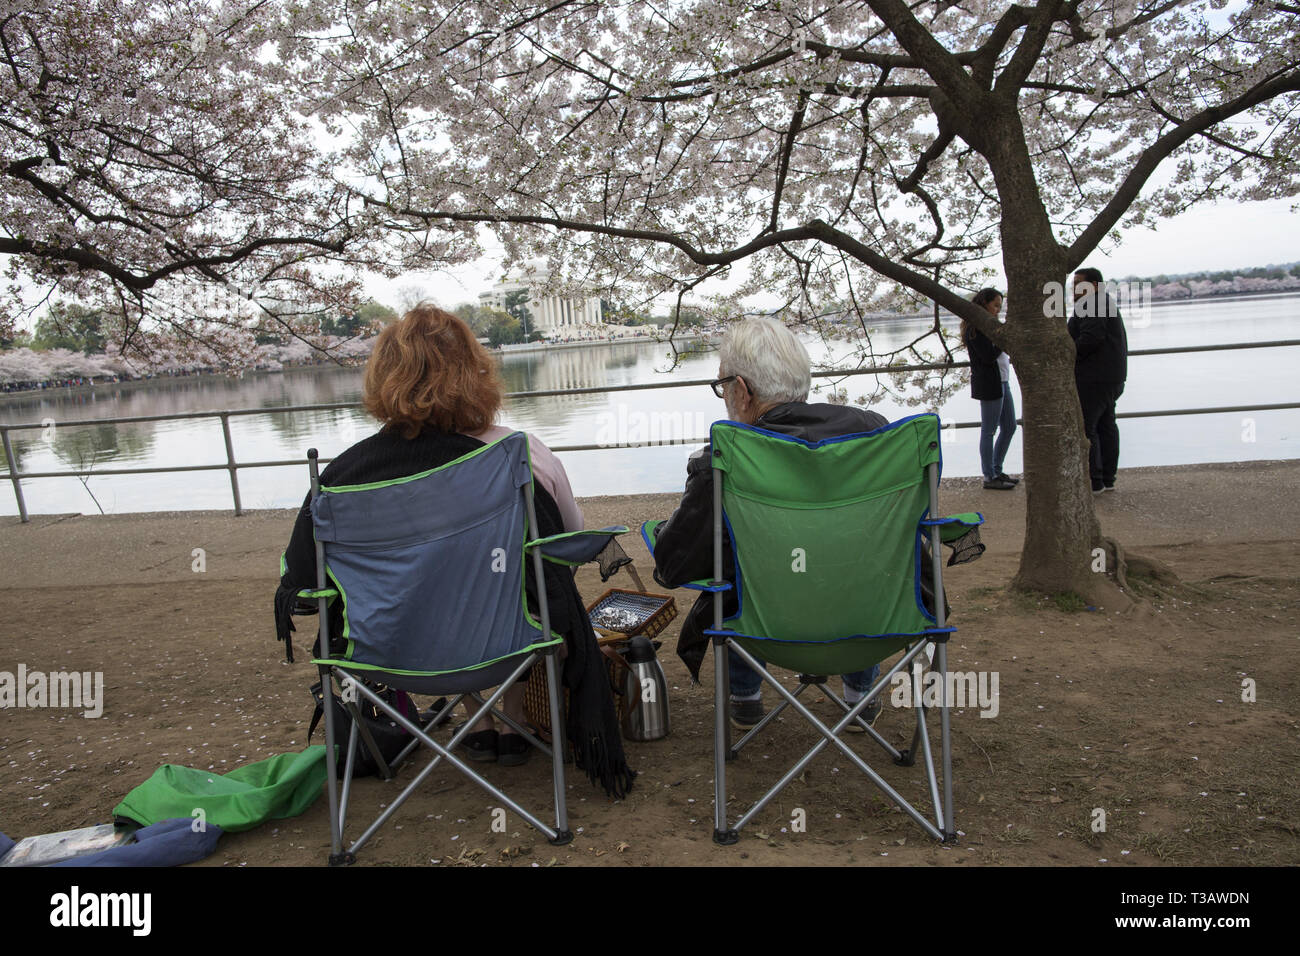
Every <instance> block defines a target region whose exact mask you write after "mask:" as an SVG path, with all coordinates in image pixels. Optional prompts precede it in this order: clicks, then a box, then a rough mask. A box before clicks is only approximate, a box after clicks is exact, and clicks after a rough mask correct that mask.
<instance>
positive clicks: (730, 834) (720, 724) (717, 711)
mask: <svg viewBox="0 0 1300 956" xmlns="http://www.w3.org/2000/svg"><path fill="white" fill-rule="evenodd" d="M730 643H731V642H730V640H728V639H719V638H716V637H715V638H714V639H713V842H714V843H717V844H718V845H719V846H731V845H733V844H734V843H735V842H736V841H737V840H738V839H739V837H738V836H737V834H736V831H735V830H730V829H728V828H727V758H728V754H729V753H730V752H731V733H730V731H731V723H730V721H728V720H727V699H728V697H729V696H730V693H729V687H728V684H729V680H728V675H727V646H728V645H729V644H730Z"/></svg>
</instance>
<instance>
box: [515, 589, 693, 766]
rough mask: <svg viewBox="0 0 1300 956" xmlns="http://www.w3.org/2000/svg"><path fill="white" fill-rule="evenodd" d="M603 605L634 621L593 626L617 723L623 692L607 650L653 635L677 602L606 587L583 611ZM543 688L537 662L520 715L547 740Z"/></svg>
mask: <svg viewBox="0 0 1300 956" xmlns="http://www.w3.org/2000/svg"><path fill="white" fill-rule="evenodd" d="M606 608H613V609H615V610H618V611H623V612H627V613H631V614H632V615H634V616H635V618H636V620H637V623H636V624H635V625H632V626H630V627H629V628H628V629H627V630H618V631H615V630H611V629H608V628H604V627H595V631H596V640H597V643H598V644H599V645H600V647H601V649H602V650H603V651H605V652H606V655H605V656H606V658H607V660H606V662H605V664H606V668H607V671H608V673H609V683H610V687H611V689H613V690H614V706H615V708H616V709H617V713H618V720H619V723H620V724H621V723H622V722H623V717H624V710H625V704H624V700H623V695H622V694H620V693H618V685H619V681H618V664H617V663H615V660H614V658H613V657H612V656H611V655H610V653H609V652H610V651H614V650H615V649H616V648H617V647H618V645H620V644H623V643H624V642H626V641H627V639H628V638H629V637H636V636H637V635H643V636H645V637H648V638H654V636H655V635H656V634H658V633H659V632H661V631H662V630H663V629H664V628H665V627H667V626H668V624H669V622H670V621H672V619H673V618H675V617H676V616H677V601H676V599H674V598H673V597H672V596H671V595H669V594H650V593H648V592H646V591H629V590H626V589H625V588H610V589H609V590H608V591H606V592H605V593H604V594H602V595H601V596H600V597H598V598H597V599H596V601H595V603H593V604H592V605H591V606H590V607H588V608H587V613H588V615H590V616H593V617H595V616H598V615H599V612H600V611H602V610H604V609H606ZM547 691H548V687H547V683H546V668H545V667H544V666H543V665H541V664H540V663H539V664H535V665H533V672H532V674H531V675H530V676H529V678H528V684H527V686H526V688H525V690H524V714H525V715H526V716H527V717H528V720H529V721H530V722H531V723H532V725H533V726H534V727H536V728H537V729H538V730H539V731H540V732H541V737H542V739H543V740H546V741H548V742H549V741H550V739H551V707H550V703H549V698H548V697H547ZM568 709H569V692H568V691H567V690H566V691H565V692H564V710H565V712H566V713H567V712H568Z"/></svg>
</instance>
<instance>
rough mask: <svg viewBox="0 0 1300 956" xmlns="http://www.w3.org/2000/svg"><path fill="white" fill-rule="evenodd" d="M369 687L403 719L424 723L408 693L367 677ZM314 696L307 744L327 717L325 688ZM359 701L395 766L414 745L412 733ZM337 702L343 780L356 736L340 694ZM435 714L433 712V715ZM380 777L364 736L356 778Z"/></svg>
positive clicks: (316, 688)
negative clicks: (350, 744)
mask: <svg viewBox="0 0 1300 956" xmlns="http://www.w3.org/2000/svg"><path fill="white" fill-rule="evenodd" d="M357 679H358V680H362V681H363V683H365V685H366V686H367V687H368V688H370V689H371V690H373V691H374V692H375V693H376V694H378V695H379V696H380V697H382V698H383V699H384V700H385V701H386V702H387V703H389V704H391V705H392V707H393V708H394V709H395V710H396V711H397V712H398V713H400V714H401V715H402V716H403V717H405V718H407V719H408V720H410V721H413V722H415V723H417V724H420V723H423V722H424V721H423V720H422V719H421V717H420V714H419V713H418V712H417V710H416V707H415V702H414V701H412V700H411V697H410V695H409V694H407V693H406V691H404V690H394V689H393V688H391V687H386V686H384V685H383V684H375V683H372V682H371V681H368V680H365V679H364V678H357ZM311 695H312V697H313V699H315V701H316V712H315V713H314V714H312V718H311V725H310V726H309V727H308V728H307V741H308V743H310V742H311V735H312V734H313V733H314V732H315V730H316V726H317V725H318V724H319V723H320V722H321V720H322V719H323V718H324V716H325V695H324V693H323V691H322V690H321V685H320V684H316V685H314V686H313V687H312V688H311ZM358 697H359V698H360V699H359V700H358V701H357V710H359V711H360V712H361V719H362V720H363V721H365V725H366V728H367V729H369V731H370V734H371V736H372V737H374V739H375V745H376V746H377V747H378V748H379V752H380V753H381V754H382V755H383V758H384V760H385V762H387V763H389V764H391V763H392V762H393V761H394V760H395V759H397V755H398V754H399V753H401V752H402V749H403V748H404V747H405V746H406V745H407V744H408V743H410V742H411V739H412V738H411V734H410V733H409V732H408V731H407V730H406V728H404V727H402V726H401V725H399V724H398V723H397V722H396V721H394V720H393V719H391V718H390V717H389V716H388V715H387V714H385V713H384V712H383V711H381V710H380V709H379V708H378V707H376V706H375V705H374V704H372V703H371V702H370V701H368V700H366V699H365V698H364V697H360V695H358ZM333 703H334V732H335V734H336V735H337V739H338V742H339V755H338V776H339V778H340V779H342V777H343V774H344V770H345V767H346V762H347V740H348V736H349V735H350V734H351V733H352V714H351V713H350V712H349V711H348V709H347V708H346V707H344V706H343V703H342V701H341V700H340V699H339V695H338V692H337V691H336V692H335V693H334V695H333ZM445 703H446V701H445V700H443V701H439V703H438V704H435V705H434V711H436V710H438V709H440V708H441V706H443V705H445ZM431 713H432V712H431ZM378 774H379V766H378V765H377V764H376V763H375V761H374V759H373V758H372V757H371V756H370V748H369V747H367V746H366V743H365V738H364V737H361V738H359V739H358V741H357V756H356V762H355V763H354V765H353V767H352V776H353V777H373V776H376V775H378Z"/></svg>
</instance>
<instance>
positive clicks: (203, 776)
mask: <svg viewBox="0 0 1300 956" xmlns="http://www.w3.org/2000/svg"><path fill="white" fill-rule="evenodd" d="M324 783H325V748H324V747H322V746H315V747H308V748H307V749H306V750H304V751H302V752H301V753H287V754H277V755H276V756H274V757H270V758H268V759H266V760H259V761H258V762H257V763H250V764H248V765H247V766H244V767H239V768H237V769H235V770H232V771H230V772H229V773H226V774H220V773H215V772H214V771H211V770H195V769H194V768H193V767H182V766H179V765H177V764H164V765H163V766H161V767H159V768H158V769H157V770H155V771H154V773H153V776H151V777H150V778H149V779H148V780H146V781H145V782H144V783H142V784H140V786H138V787H136V788H135V789H134V790H132V791H131V792H130V793H128V794H127V795H126V797H125V798H124V799H123V800H122V802H121V803H119V804H118V805H117V806H116V807H114V808H113V816H114V817H115V818H126V819H128V820H134V821H135V822H137V823H140V824H142V825H145V826H148V825H150V824H153V823H157V822H159V821H160V820H169V819H173V818H176V817H188V818H191V819H196V820H197V819H202V820H204V821H205V822H206V823H207V824H209V825H215V826H219V827H221V828H222V829H223V830H228V831H231V832H238V831H240V830H251V829H252V828H253V827H256V826H260V825H261V824H263V823H265V822H266V821H267V820H281V819H284V818H285V817H296V816H297V815H298V814H300V813H302V812H303V811H305V810H306V809H307V808H308V807H310V806H311V805H312V804H313V803H315V802H316V798H317V797H319V796H320V794H321V786H322V784H324ZM198 811H202V814H201V816H200V815H199V814H198Z"/></svg>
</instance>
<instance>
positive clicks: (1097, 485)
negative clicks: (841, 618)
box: [1092, 481, 1106, 495]
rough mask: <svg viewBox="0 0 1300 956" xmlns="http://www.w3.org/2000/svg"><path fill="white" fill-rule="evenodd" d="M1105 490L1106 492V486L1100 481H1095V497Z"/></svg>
mask: <svg viewBox="0 0 1300 956" xmlns="http://www.w3.org/2000/svg"><path fill="white" fill-rule="evenodd" d="M1105 490H1106V486H1105V485H1103V484H1102V483H1101V482H1100V481H1094V482H1093V483H1092V493H1093V494H1094V495H1099V494H1101V493H1102V492H1103V491H1105Z"/></svg>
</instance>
